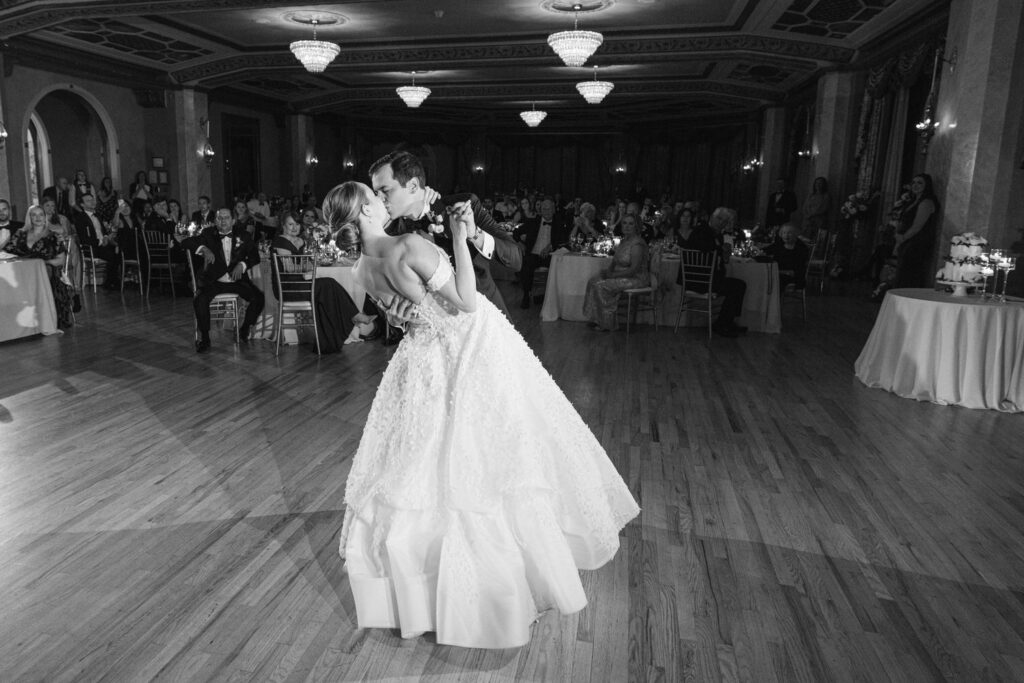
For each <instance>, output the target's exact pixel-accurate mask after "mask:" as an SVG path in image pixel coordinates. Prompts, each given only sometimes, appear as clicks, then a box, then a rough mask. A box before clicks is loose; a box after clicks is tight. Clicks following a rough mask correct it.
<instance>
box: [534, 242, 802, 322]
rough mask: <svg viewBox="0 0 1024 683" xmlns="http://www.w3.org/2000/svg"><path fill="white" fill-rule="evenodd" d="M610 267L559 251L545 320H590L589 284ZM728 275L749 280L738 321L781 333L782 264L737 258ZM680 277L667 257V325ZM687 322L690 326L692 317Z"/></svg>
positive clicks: (543, 310) (672, 315)
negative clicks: (587, 308) (587, 312)
mask: <svg viewBox="0 0 1024 683" xmlns="http://www.w3.org/2000/svg"><path fill="white" fill-rule="evenodd" d="M610 265H611V261H610V260H609V259H608V258H606V257H600V256H584V255H582V254H574V253H557V252H556V253H554V254H552V255H551V266H550V267H549V269H548V281H547V287H546V288H545V290H544V305H543V307H542V308H541V311H540V319H541V320H543V321H545V322H551V321H554V320H559V319H561V320H573V321H577V322H583V321H586V320H587V317H586V316H585V315H583V299H584V297H585V296H586V293H587V282H588V281H589V280H590V278H592V277H594V276H595V275H597V274H598V273H600V272H601V271H602V270H604V269H606V268H608V267H609V266H610ZM726 273H727V274H728V275H729V277H735V278H739V279H741V280H743V281H744V282H746V283H747V293H746V295H745V296H744V298H743V313H742V314H741V315H740V318H739V319H738V322H739V323H740V324H742V325H746V326H747V327H748V328H750V330H751V331H753V332H768V333H773V334H777V333H779V332H780V331H781V330H782V313H781V305H780V302H779V269H778V266H777V265H776V264H775V263H758V262H756V261H752V260H750V261H745V260H742V259H736V258H733V259H731V260H730V261H729V264H728V266H727V267H726ZM678 275H679V259H678V258H672V257H671V256H668V255H666V256H663V257H662V259H661V267H660V276H659V277H660V281H661V287H662V292H663V295H662V301H661V308H660V311H661V319H662V321H663V322H664V323H666V324H675V319H676V313H677V311H678V310H679V296H680V294H681V288H680V287H679V285H677V284H676V278H677V276H678ZM684 317H685V316H684ZM694 321H695V322H696V323H697V324H707V323H706V320H705V319H704V318H701V317H699V316H694ZM684 324H688V319H687V321H684Z"/></svg>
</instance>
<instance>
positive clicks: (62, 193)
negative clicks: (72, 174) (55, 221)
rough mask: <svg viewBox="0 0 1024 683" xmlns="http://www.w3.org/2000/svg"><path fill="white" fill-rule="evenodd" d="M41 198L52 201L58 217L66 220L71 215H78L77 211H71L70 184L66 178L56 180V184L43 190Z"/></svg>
mask: <svg viewBox="0 0 1024 683" xmlns="http://www.w3.org/2000/svg"><path fill="white" fill-rule="evenodd" d="M43 196H44V197H50V198H51V199H53V202H54V204H56V205H57V213H59V214H60V215H62V216H66V217H67V218H72V215H73V214H74V215H78V213H79V212H78V211H72V210H71V209H72V207H71V184H70V183H68V179H67V178H57V184H56V185H51V186H50V187H48V188H46V189H45V190H43Z"/></svg>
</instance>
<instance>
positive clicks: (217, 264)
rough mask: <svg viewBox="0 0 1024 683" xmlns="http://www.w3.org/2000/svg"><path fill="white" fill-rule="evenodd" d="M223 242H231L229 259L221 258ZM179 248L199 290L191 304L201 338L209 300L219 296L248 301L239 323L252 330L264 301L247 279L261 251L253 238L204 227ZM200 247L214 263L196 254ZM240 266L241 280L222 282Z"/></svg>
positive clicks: (206, 327)
mask: <svg viewBox="0 0 1024 683" xmlns="http://www.w3.org/2000/svg"><path fill="white" fill-rule="evenodd" d="M224 239H229V240H231V246H230V252H229V254H230V257H229V258H225V255H224V246H225V243H224ZM182 246H183V247H184V248H185V249H186V250H187V251H188V253H189V255H190V258H192V263H193V265H194V266H195V270H196V289H197V290H198V291H197V292H196V297H195V299H193V302H192V303H193V307H194V309H195V313H196V323H197V327H198V328H199V332H200V334H202V335H203V336H204V338H205V337H206V336H207V335H208V334H209V331H210V301H211V300H212V299H213V297H215V296H217V295H218V294H237V295H239V296H240V297H242V298H243V299H244V300H245V301H247V302H248V304H249V305H248V307H246V310H245V320H244V321H243V323H242V324H243V327H245V328H246V329H248V328H249V327H251V326H252V325H253V324H254V323H255V322H256V320H257V319H258V317H259V315H260V313H262V312H263V301H264V299H263V292H261V291H260V290H259V289H258V288H257V287H256V285H254V284H253V283H252V281H251V280H250V279H249V271H251V270H252V269H253V268H255V267H256V266H258V265H259V264H260V251H259V248H257V246H256V243H255V242H253V240H252V238H251V237H249V235H247V234H245V233H242V234H235V233H231V234H228V235H221V234H220V232H219V231H218V230H217V228H206V229H205V230H203V231H202V232H201V233H199V235H198V236H196V237H190V238H188V239H187V240H184V241H183V242H182ZM200 248H203V249H204V250H209V251H210V252H211V253H212V254H213V263H211V264H210V265H208V266H206V265H205V260H204V259H203V258H202V257H201V255H200V254H199V252H200ZM197 255H199V256H200V258H199V259H197V258H196V256H197ZM239 263H244V264H245V272H244V273H243V274H242V277H240V278H239V279H238V280H235V281H233V282H221V278H222V277H224V276H225V275H228V276H230V273H231V272H232V271H234V269H235V267H236V266H237V265H238V264H239Z"/></svg>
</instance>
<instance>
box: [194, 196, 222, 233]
mask: <svg viewBox="0 0 1024 683" xmlns="http://www.w3.org/2000/svg"><path fill="white" fill-rule="evenodd" d="M215 219H216V216H215V214H214V211H213V209H212V208H210V198H209V197H207V196H206V195H205V194H204V195H202V196H201V197H199V210H198V211H193V212H192V222H193V223H195V224H196V227H198V228H200V229H201V228H203V227H204V226H207V225H213V223H214V221H215Z"/></svg>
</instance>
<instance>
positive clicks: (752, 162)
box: [740, 159, 764, 173]
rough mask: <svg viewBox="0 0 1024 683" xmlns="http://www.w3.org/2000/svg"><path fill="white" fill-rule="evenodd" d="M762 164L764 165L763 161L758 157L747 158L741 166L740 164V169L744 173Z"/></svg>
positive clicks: (752, 170) (754, 169)
mask: <svg viewBox="0 0 1024 683" xmlns="http://www.w3.org/2000/svg"><path fill="white" fill-rule="evenodd" d="M762 166H764V162H763V161H761V160H760V159H748V160H747V161H744V162H743V165H742V166H740V170H741V171H743V172H744V173H753V172H754V171H756V170H757V169H759V168H761V167H762Z"/></svg>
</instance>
